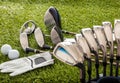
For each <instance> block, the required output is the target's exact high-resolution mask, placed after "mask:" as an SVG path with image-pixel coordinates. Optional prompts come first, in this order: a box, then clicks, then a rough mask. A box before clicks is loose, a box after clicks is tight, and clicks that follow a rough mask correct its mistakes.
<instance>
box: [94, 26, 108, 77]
mask: <svg viewBox="0 0 120 83" xmlns="http://www.w3.org/2000/svg"><path fill="white" fill-rule="evenodd" d="M93 30H94V33H95V36H96V39H97V41H98V44H99V47H100V49H101V50H102V52H103V68H104V69H103V76H106V66H107V63H106V62H107V54H106V53H107V41H106V38H105V34H104V32H103V27H102V26H93Z"/></svg>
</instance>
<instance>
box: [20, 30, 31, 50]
mask: <svg viewBox="0 0 120 83" xmlns="http://www.w3.org/2000/svg"><path fill="white" fill-rule="evenodd" d="M20 44H21V46H22V48H23V50H24V51H25V52H26V48H29V45H28V37H27V33H25V32H23V33H20Z"/></svg>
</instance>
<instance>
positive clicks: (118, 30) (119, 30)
mask: <svg viewBox="0 0 120 83" xmlns="http://www.w3.org/2000/svg"><path fill="white" fill-rule="evenodd" d="M114 35H115V40H116V42H117V55H116V76H118V74H119V70H118V67H119V60H120V20H115V22H114Z"/></svg>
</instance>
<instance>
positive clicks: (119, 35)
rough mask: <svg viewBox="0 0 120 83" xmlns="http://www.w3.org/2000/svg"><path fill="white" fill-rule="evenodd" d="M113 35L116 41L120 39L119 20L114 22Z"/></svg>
mask: <svg viewBox="0 0 120 83" xmlns="http://www.w3.org/2000/svg"><path fill="white" fill-rule="evenodd" d="M114 35H115V39H116V40H118V39H120V20H115V22H114Z"/></svg>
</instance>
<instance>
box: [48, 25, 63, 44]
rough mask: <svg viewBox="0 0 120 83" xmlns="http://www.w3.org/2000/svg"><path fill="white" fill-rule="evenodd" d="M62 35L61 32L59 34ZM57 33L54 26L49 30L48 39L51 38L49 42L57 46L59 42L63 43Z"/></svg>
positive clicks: (61, 37)
mask: <svg viewBox="0 0 120 83" xmlns="http://www.w3.org/2000/svg"><path fill="white" fill-rule="evenodd" d="M61 33H62V32H61ZM61 33H59V32H58V31H57V29H56V26H54V27H53V28H52V30H51V33H50V37H51V40H52V43H53V44H54V45H56V44H58V43H59V42H62V41H63V36H62V34H61Z"/></svg>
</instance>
